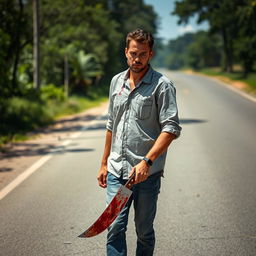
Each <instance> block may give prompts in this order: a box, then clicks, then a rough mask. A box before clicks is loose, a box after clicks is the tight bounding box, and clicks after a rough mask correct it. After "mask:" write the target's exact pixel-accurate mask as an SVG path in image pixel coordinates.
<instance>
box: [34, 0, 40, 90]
mask: <svg viewBox="0 0 256 256" xmlns="http://www.w3.org/2000/svg"><path fill="white" fill-rule="evenodd" d="M33 30H34V33H33V39H34V40H33V68H34V70H33V71H34V73H33V81H34V88H35V89H36V90H39V89H40V45H39V39H40V35H39V0H33Z"/></svg>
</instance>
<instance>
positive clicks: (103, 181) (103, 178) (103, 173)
mask: <svg viewBox="0 0 256 256" xmlns="http://www.w3.org/2000/svg"><path fill="white" fill-rule="evenodd" d="M107 174H108V169H107V165H102V166H101V168H100V170H99V173H98V176H97V180H98V183H99V186H100V187H102V188H106V187H107Z"/></svg>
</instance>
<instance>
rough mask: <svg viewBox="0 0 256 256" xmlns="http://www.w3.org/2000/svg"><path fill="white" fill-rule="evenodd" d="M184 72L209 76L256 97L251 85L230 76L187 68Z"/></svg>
mask: <svg viewBox="0 0 256 256" xmlns="http://www.w3.org/2000/svg"><path fill="white" fill-rule="evenodd" d="M183 72H184V73H186V74H189V75H199V76H204V77H208V78H210V79H213V80H215V81H218V82H222V83H225V84H226V85H227V86H231V87H233V88H235V89H237V90H239V91H241V92H243V93H245V94H247V95H248V96H250V97H252V98H255V99H256V93H254V92H252V90H251V89H250V87H249V86H248V85H247V84H246V83H244V82H242V81H234V80H231V79H229V78H228V77H224V76H210V75H206V74H202V73H200V72H195V71H192V70H186V71H183Z"/></svg>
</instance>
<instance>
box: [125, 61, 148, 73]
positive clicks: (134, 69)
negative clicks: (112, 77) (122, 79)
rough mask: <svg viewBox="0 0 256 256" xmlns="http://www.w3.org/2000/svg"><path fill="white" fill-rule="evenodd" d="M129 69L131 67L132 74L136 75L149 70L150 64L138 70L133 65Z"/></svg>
mask: <svg viewBox="0 0 256 256" xmlns="http://www.w3.org/2000/svg"><path fill="white" fill-rule="evenodd" d="M129 67H130V69H131V71H132V72H134V73H137V74H138V73H141V72H142V71H144V70H145V69H147V68H148V62H147V64H146V65H145V66H142V67H141V68H139V67H138V68H137V67H133V65H132V64H131V65H129Z"/></svg>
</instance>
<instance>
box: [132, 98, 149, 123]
mask: <svg viewBox="0 0 256 256" xmlns="http://www.w3.org/2000/svg"><path fill="white" fill-rule="evenodd" d="M152 105H153V100H152V99H150V98H142V97H140V98H137V99H136V102H135V109H134V110H135V116H136V117H137V118H139V119H141V120H144V119H148V118H149V117H150V116H151V110H152Z"/></svg>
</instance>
